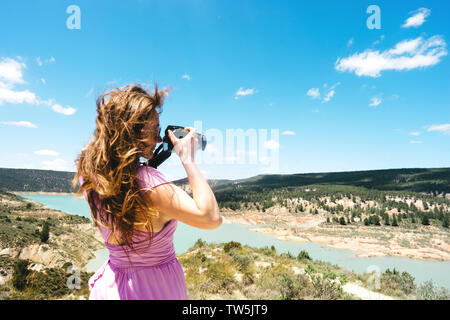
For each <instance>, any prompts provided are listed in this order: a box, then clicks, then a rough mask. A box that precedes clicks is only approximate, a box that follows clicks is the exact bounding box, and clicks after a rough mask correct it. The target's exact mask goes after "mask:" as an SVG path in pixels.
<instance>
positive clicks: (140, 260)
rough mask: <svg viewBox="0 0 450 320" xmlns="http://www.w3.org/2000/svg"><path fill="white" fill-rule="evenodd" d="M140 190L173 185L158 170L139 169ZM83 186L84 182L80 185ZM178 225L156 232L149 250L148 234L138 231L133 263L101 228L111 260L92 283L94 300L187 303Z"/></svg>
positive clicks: (129, 253)
mask: <svg viewBox="0 0 450 320" xmlns="http://www.w3.org/2000/svg"><path fill="white" fill-rule="evenodd" d="M136 175H137V177H138V184H139V187H140V188H154V187H157V186H159V185H161V184H164V183H171V182H169V181H167V180H166V179H165V177H164V176H163V174H162V173H161V172H159V171H158V170H156V169H154V168H151V167H146V166H139V167H138V169H137V173H136ZM80 182H81V181H80ZM177 224H178V221H177V220H175V219H172V220H170V221H169V222H167V223H166V225H165V226H164V228H163V229H162V230H161V231H159V232H155V233H154V234H153V235H154V236H153V239H152V244H151V246H150V247H149V240H148V233H146V232H144V231H135V233H134V235H133V244H134V248H135V249H136V251H137V253H135V252H134V251H131V250H128V251H127V253H128V255H129V259H130V260H131V262H132V265H130V262H129V260H128V258H127V255H126V253H125V252H124V251H123V247H122V246H121V245H112V244H109V243H108V242H107V240H108V237H109V236H110V234H111V232H112V231H111V230H110V229H107V228H103V227H99V230H100V232H101V234H102V237H103V239H104V241H105V246H106V248H107V249H108V251H109V259H108V260H107V261H106V262H105V263H104V264H103V265H102V266H101V267H100V268H99V269H98V270H97V272H95V274H94V275H93V276H92V277H91V278H90V279H89V289H90V295H89V299H90V300H117V299H120V300H185V299H187V291H186V280H185V277H184V272H183V269H182V267H181V264H180V262H179V261H178V259H177V257H176V255H175V248H174V245H173V234H174V232H175V230H176V228H177Z"/></svg>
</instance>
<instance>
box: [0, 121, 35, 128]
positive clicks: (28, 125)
mask: <svg viewBox="0 0 450 320" xmlns="http://www.w3.org/2000/svg"><path fill="white" fill-rule="evenodd" d="M1 124H4V125H7V126H15V127H25V128H37V126H36V125H35V124H34V123H31V122H29V121H4V122H1Z"/></svg>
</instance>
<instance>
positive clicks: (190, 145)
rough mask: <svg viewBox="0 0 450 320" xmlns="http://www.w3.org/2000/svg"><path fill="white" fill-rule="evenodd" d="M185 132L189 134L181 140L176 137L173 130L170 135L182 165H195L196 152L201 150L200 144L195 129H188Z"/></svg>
mask: <svg viewBox="0 0 450 320" xmlns="http://www.w3.org/2000/svg"><path fill="white" fill-rule="evenodd" d="M184 130H186V131H189V133H188V134H187V135H186V136H185V137H184V138H181V139H178V138H177V137H175V135H174V134H173V132H172V131H171V130H169V131H168V133H169V138H170V140H171V141H172V144H173V149H174V150H175V153H176V154H177V155H178V156H179V157H180V159H181V162H182V164H183V165H186V164H191V163H194V161H195V152H196V151H197V150H198V149H199V144H198V141H197V136H196V129H195V128H191V127H186V128H184Z"/></svg>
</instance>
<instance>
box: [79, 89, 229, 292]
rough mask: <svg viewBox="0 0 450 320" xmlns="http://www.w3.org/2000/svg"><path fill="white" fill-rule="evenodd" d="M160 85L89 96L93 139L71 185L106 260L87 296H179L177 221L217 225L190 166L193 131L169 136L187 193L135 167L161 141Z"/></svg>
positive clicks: (213, 206)
mask: <svg viewBox="0 0 450 320" xmlns="http://www.w3.org/2000/svg"><path fill="white" fill-rule="evenodd" d="M166 95H167V90H162V91H158V88H157V87H155V91H154V92H153V93H152V94H149V93H148V92H147V91H145V90H144V89H143V88H141V87H139V86H134V85H131V86H126V87H123V88H120V89H114V90H112V91H110V92H107V93H104V94H103V95H101V96H100V97H99V99H98V100H97V118H96V128H95V131H94V136H93V138H92V140H91V141H90V142H89V144H88V145H87V146H86V147H85V148H84V149H83V150H82V151H81V155H80V156H79V158H78V159H77V173H76V175H75V178H74V181H73V182H74V185H75V184H77V183H78V182H79V184H80V188H79V190H78V194H84V196H85V198H86V200H87V201H88V203H89V206H90V208H91V213H92V220H93V221H94V223H95V224H96V226H97V227H98V228H99V230H100V232H101V234H102V237H103V238H104V241H105V246H106V248H107V249H108V250H109V259H108V261H106V262H105V263H104V264H103V266H102V267H101V268H100V269H99V270H98V271H97V272H96V273H95V274H94V275H93V276H92V277H91V278H90V279H89V289H90V290H91V291H90V296H89V299H187V293H186V282H185V278H184V273H183V269H182V267H181V265H180V263H179V261H178V260H177V258H176V256H175V250H174V246H173V233H174V232H175V229H176V227H177V224H178V221H181V222H183V223H185V224H188V225H191V226H193V227H197V228H201V229H214V228H217V227H218V226H220V225H221V223H222V217H221V215H220V212H219V207H218V205H217V201H216V199H215V197H214V194H213V192H212V190H211V188H210V187H209V185H208V183H207V182H206V180H205V179H204V178H203V176H202V175H201V173H200V171H199V169H198V168H197V166H196V164H195V161H194V159H195V157H194V155H195V151H196V149H197V146H196V144H195V143H194V141H195V139H194V137H195V129H194V128H187V130H188V131H189V134H188V135H187V136H186V137H184V138H183V139H177V138H176V137H175V136H174V135H173V133H172V132H169V138H170V139H171V140H172V143H173V145H174V150H175V152H176V154H177V155H178V156H179V157H180V159H181V163H182V164H183V166H184V168H185V170H186V174H187V177H188V179H189V184H190V186H191V189H192V194H193V198H191V197H190V196H189V195H188V194H187V193H186V192H185V191H183V190H182V189H181V188H179V187H177V186H176V185H174V184H173V183H171V182H169V181H167V180H166V179H165V177H164V175H163V174H162V173H161V172H159V171H158V170H156V169H154V168H151V167H146V166H142V165H140V162H139V158H140V157H145V158H151V157H152V154H153V150H154V148H155V146H156V144H157V143H158V142H161V141H162V139H161V137H160V127H159V113H160V112H159V110H160V108H161V106H162V104H163V100H164V97H165V96H166Z"/></svg>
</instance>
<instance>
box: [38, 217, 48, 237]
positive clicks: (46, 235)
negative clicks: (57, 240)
mask: <svg viewBox="0 0 450 320" xmlns="http://www.w3.org/2000/svg"><path fill="white" fill-rule="evenodd" d="M49 236H50V225H49V223H48V222H47V221H45V222H44V226H43V227H42V231H41V233H40V234H39V237H40V238H41V242H47V240H48V238H49Z"/></svg>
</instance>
